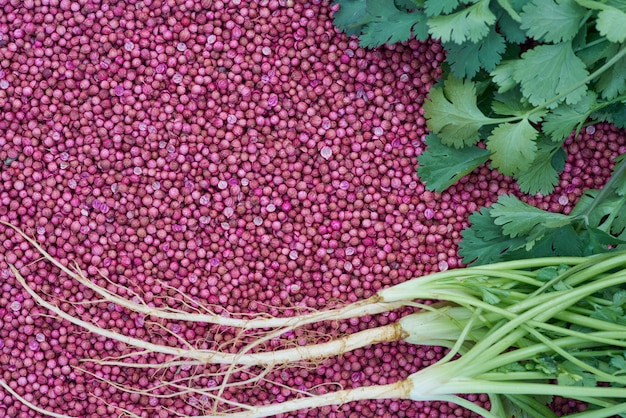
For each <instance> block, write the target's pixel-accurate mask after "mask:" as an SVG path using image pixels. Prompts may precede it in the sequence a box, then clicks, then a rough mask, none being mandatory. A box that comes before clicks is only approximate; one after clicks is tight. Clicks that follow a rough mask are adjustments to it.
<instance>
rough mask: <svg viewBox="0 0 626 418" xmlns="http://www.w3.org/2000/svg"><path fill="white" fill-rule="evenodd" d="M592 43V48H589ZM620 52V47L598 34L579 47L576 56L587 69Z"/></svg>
mask: <svg viewBox="0 0 626 418" xmlns="http://www.w3.org/2000/svg"><path fill="white" fill-rule="evenodd" d="M590 43H591V46H588V45H589V44H590ZM618 51H619V45H617V44H614V43H611V42H609V41H607V40H606V38H602V37H600V36H599V35H598V34H597V33H596V34H594V36H592V37H590V38H589V39H587V40H586V42H585V43H584V44H583V45H582V46H580V47H579V49H578V50H577V51H576V56H577V57H579V58H580V59H581V61H582V62H584V63H585V65H586V66H587V68H591V67H592V66H594V65H596V64H597V63H600V62H603V61H606V60H607V59H610V58H612V57H613V56H614V55H615V54H617V52H618Z"/></svg>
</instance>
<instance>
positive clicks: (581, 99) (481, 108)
mask: <svg viewBox="0 0 626 418" xmlns="http://www.w3.org/2000/svg"><path fill="white" fill-rule="evenodd" d="M337 2H338V3H339V4H340V9H339V11H338V12H337V13H335V15H334V22H335V25H336V26H337V27H338V28H340V29H341V30H343V31H345V32H346V33H347V34H349V35H358V36H359V39H360V42H361V44H362V45H364V46H366V47H376V46H379V45H383V44H391V43H395V42H399V41H406V40H408V39H411V38H417V39H420V40H425V39H427V37H428V36H430V37H432V38H434V39H438V40H439V41H441V43H442V44H443V46H444V48H445V50H446V52H447V55H446V61H447V66H446V68H447V71H446V74H445V80H444V81H443V83H441V85H437V86H435V87H433V88H432V89H431V92H430V98H429V99H428V100H427V101H426V102H425V104H424V116H425V117H426V119H427V124H428V128H429V129H430V131H431V135H434V136H436V137H437V139H433V138H432V137H430V138H431V139H430V140H429V141H428V142H430V143H433V144H435V143H436V145H435V146H434V147H433V146H429V147H428V148H427V149H426V151H425V152H424V153H423V154H422V155H421V156H420V157H419V159H418V174H419V175H420V177H421V179H422V180H423V181H424V183H425V184H426V187H427V188H429V189H431V190H436V191H443V190H444V189H445V188H447V187H449V186H450V185H452V184H453V183H454V182H456V181H458V179H459V177H458V176H457V175H456V174H457V173H460V172H462V173H468V172H470V171H472V170H473V169H474V168H476V167H478V166H479V165H480V164H483V163H484V162H485V160H486V159H487V158H483V156H481V158H476V145H477V144H478V143H479V142H483V143H484V144H485V146H486V151H485V152H487V153H488V159H490V160H491V166H492V167H493V168H496V169H498V170H499V171H500V172H501V173H503V174H505V175H508V176H512V177H513V178H515V180H516V181H517V182H518V184H519V186H520V189H521V190H522V191H524V192H526V193H542V194H548V193H550V192H551V191H552V190H553V188H554V186H555V185H556V183H557V180H558V170H559V168H560V166H562V161H563V159H564V155H563V152H562V146H561V145H562V143H563V141H565V139H566V138H567V137H568V136H569V135H570V134H571V133H572V132H573V131H575V132H576V133H577V132H578V131H579V130H580V129H581V128H582V127H583V126H585V124H587V123H596V122H601V121H606V122H609V123H613V124H615V125H616V126H618V127H626V45H625V44H624V42H625V41H626V30H624V28H625V27H626V1H624V0H601V1H596V0H396V1H393V0H389V1H380V0H337ZM465 152H468V155H467V159H466V162H465V164H462V159H463V155H464V153H465ZM447 167H448V169H447V170H446V168H447Z"/></svg>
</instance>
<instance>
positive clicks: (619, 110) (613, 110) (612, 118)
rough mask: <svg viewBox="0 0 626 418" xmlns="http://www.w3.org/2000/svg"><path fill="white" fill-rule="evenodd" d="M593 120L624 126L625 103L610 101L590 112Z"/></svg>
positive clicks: (625, 122) (625, 115) (625, 126)
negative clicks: (610, 102) (608, 103)
mask: <svg viewBox="0 0 626 418" xmlns="http://www.w3.org/2000/svg"><path fill="white" fill-rule="evenodd" d="M590 118H591V120H593V121H595V122H609V123H612V124H613V125H615V126H616V127H618V128H626V104H625V103H612V104H610V105H608V106H605V107H604V108H602V109H601V110H598V111H596V112H594V113H592V114H591V116H590Z"/></svg>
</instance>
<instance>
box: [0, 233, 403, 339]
mask: <svg viewBox="0 0 626 418" xmlns="http://www.w3.org/2000/svg"><path fill="white" fill-rule="evenodd" d="M0 224H4V225H6V226H8V227H10V228H12V229H13V230H15V231H16V232H17V233H18V234H20V235H21V236H22V237H23V238H24V239H25V240H26V241H28V242H29V243H30V244H31V245H32V246H33V247H35V248H36V249H37V251H39V252H40V253H41V255H42V256H43V257H44V258H45V259H46V260H48V261H49V262H51V263H52V264H54V265H55V266H56V267H58V268H59V269H60V270H61V271H63V272H64V273H65V274H67V275H68V276H70V277H71V278H73V279H74V280H76V281H78V282H79V283H81V284H82V285H84V286H85V287H88V288H89V289H91V290H93V291H94V292H96V293H98V294H99V295H100V296H102V297H104V298H105V299H106V300H107V301H109V302H112V303H115V304H117V305H119V306H121V307H124V308H127V309H129V310H132V311H134V312H137V313H142V314H144V315H151V316H153V317H155V318H162V319H169V320H175V321H186V322H201V323H206V324H215V325H222V326H228V327H235V328H242V329H249V328H280V327H286V328H289V327H300V326H303V325H307V324H311V323H314V322H320V321H327V320H343V319H350V318H357V317H361V316H365V315H375V314H379V313H383V312H389V311H392V310H394V309H398V308H401V307H403V306H406V304H407V303H409V302H410V301H409V300H406V301H394V302H384V301H382V299H381V298H380V297H379V296H376V295H374V296H372V297H371V298H368V299H365V300H362V301H359V302H355V303H352V304H350V305H346V306H345V307H343V308H338V309H333V310H329V311H320V312H312V313H310V314H304V315H298V316H294V317H283V318H256V319H241V318H228V317H224V316H221V315H218V314H214V313H207V314H198V313H189V312H183V311H178V310H173V309H169V308H155V307H151V306H148V305H147V304H145V303H136V302H134V301H132V300H128V299H126V298H123V297H120V296H118V295H116V294H114V293H112V292H110V291H109V290H107V289H104V288H102V287H100V286H98V285H96V284H95V283H93V282H91V281H90V280H88V279H87V278H86V277H85V276H84V274H82V271H81V270H80V268H79V267H78V265H76V266H75V268H76V271H73V270H71V269H70V268H68V267H66V266H64V265H63V264H61V263H60V262H59V261H58V260H57V259H55V258H54V257H53V256H52V255H50V254H49V253H48V252H47V251H46V250H45V249H44V248H43V247H42V246H41V245H40V244H39V243H38V242H37V241H35V240H34V239H33V238H31V237H29V236H28V235H27V234H26V233H25V232H23V231H22V230H21V229H19V228H17V227H16V226H14V225H12V224H10V223H7V222H4V221H0Z"/></svg>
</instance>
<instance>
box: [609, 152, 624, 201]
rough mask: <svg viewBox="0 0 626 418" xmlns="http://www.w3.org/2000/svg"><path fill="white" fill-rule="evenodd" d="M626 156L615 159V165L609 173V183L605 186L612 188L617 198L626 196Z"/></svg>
mask: <svg viewBox="0 0 626 418" xmlns="http://www.w3.org/2000/svg"><path fill="white" fill-rule="evenodd" d="M624 164H626V154H621V155H619V156H618V157H617V158H615V165H614V166H613V172H612V173H611V181H610V183H607V186H610V187H612V188H613V190H614V191H615V193H617V194H618V195H619V196H626V167H624Z"/></svg>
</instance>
